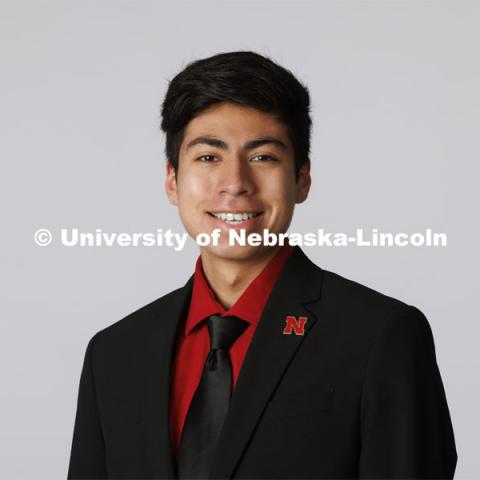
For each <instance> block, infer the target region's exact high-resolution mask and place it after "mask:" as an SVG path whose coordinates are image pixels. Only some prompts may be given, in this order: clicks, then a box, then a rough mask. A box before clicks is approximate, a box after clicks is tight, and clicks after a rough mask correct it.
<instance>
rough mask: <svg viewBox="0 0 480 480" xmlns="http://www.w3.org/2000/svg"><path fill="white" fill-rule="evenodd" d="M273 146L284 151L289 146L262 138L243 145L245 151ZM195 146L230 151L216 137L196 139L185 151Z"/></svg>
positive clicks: (275, 140)
mask: <svg viewBox="0 0 480 480" xmlns="http://www.w3.org/2000/svg"><path fill="white" fill-rule="evenodd" d="M267 144H272V145H276V146H277V147H280V148H281V149H282V150H287V145H285V143H284V142H282V141H281V140H279V139H278V138H275V137H261V138H256V139H255V140H249V141H248V142H247V143H245V144H244V145H243V149H244V150H253V149H255V148H258V147H262V146H263V145H267ZM195 145H209V146H210V147H216V148H220V149H222V150H228V145H227V143H225V142H224V141H223V140H220V139H218V138H214V137H207V136H201V137H196V138H194V139H193V140H191V141H190V142H188V143H187V145H186V147H185V150H188V149H189V148H191V147H193V146H195Z"/></svg>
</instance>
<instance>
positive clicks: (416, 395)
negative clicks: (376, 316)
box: [359, 306, 457, 479]
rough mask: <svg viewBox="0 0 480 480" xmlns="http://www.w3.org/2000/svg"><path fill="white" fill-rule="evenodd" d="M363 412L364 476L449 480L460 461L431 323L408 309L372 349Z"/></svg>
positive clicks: (361, 472)
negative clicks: (438, 364) (458, 460)
mask: <svg viewBox="0 0 480 480" xmlns="http://www.w3.org/2000/svg"><path fill="white" fill-rule="evenodd" d="M361 410H362V412H361V422H362V423H361V444H362V447H361V454H360V464H359V476H360V478H372V479H379V478H384V479H385V478H403V479H425V478H430V479H433V478H436V479H448V478H453V475H454V472H455V467H456V463H457V452H456V448H455V440H454V434H453V429H452V423H451V420H450V414H449V411H448V406H447V401H446V397H445V391H444V388H443V384H442V380H441V377H440V372H439V370H438V366H437V361H436V356H435V347H434V341H433V336H432V331H431V328H430V325H429V323H428V321H427V319H426V318H425V316H424V315H423V313H422V312H421V311H420V310H418V309H417V308H415V307H411V306H409V307H407V308H406V309H405V310H404V311H402V313H401V314H400V315H397V316H396V317H395V318H392V319H391V320H388V321H386V322H385V324H384V325H383V326H382V328H381V331H380V332H379V333H378V335H377V338H376V339H375V341H374V344H373V346H372V348H371V351H370V357H369V360H368V365H367V369H366V373H365V383H364V389H363V394H362V409H361Z"/></svg>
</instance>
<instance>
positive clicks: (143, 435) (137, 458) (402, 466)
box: [68, 247, 457, 479]
mask: <svg viewBox="0 0 480 480" xmlns="http://www.w3.org/2000/svg"><path fill="white" fill-rule="evenodd" d="M192 282H193V276H192V277H191V278H190V279H189V280H188V282H187V283H186V285H185V286H184V287H183V288H180V289H178V290H175V291H173V292H171V293H169V294H168V295H166V296H164V297H162V298H160V299H158V300H156V301H154V302H152V303H150V304H149V305H146V306H145V307H143V308H141V309H139V310H138V311H136V312H134V313H132V314H130V315H128V316H127V317H125V318H124V319H122V320H120V321H118V322H117V323H115V324H113V325H111V326H109V327H108V328H106V329H104V330H102V331H100V332H98V333H97V334H96V335H94V336H93V338H92V339H91V340H90V342H89V344H88V347H87V351H86V355H85V361H84V365H83V370H82V374H81V379H80V387H79V395H78V406H77V413H76V419H75V427H74V434H73V442H72V450H71V457H70V465H69V471H68V478H70V479H77V478H89V479H93V478H123V479H125V478H135V479H153V478H175V464H174V460H173V459H172V456H171V450H170V436H169V429H168V424H169V423H168V414H169V405H168V403H169V395H170V369H171V363H172V357H173V355H174V353H175V352H174V346H175V338H176V333H177V332H179V331H180V329H181V328H182V327H183V325H184V321H185V318H186V314H187V309H188V306H189V301H190V296H191V288H192ZM287 315H292V316H295V317H307V322H306V324H305V330H304V334H303V335H300V334H295V333H294V332H293V333H292V334H290V335H286V334H284V333H283V329H284V327H285V319H286V316H287ZM456 461H457V454H456V449H455V442H454V435H453V430H452V425H451V421H450V415H449V411H448V407H447V402H446V399H445V393H444V388H443V385H442V381H441V377H440V373H439V370H438V367H437V363H436V357H435V348H434V342H433V338H432V332H431V329H430V326H429V323H428V321H427V319H426V318H425V316H424V315H423V314H422V313H421V312H420V311H419V310H418V309H417V308H415V307H413V306H409V305H406V304H405V303H402V302H400V301H398V300H395V299H393V298H391V297H387V296H385V295H382V294H380V293H378V292H376V291H374V290H371V289H369V288H367V287H365V286H362V285H360V284H358V283H355V282H353V281H351V280H348V279H346V278H343V277H341V276H339V275H337V274H335V273H332V272H328V271H326V270H322V269H321V268H319V267H317V266H316V265H315V264H313V263H312V262H311V261H310V260H309V259H308V258H307V257H306V256H305V254H304V253H303V252H302V250H301V249H300V248H298V247H295V249H294V251H293V252H292V254H291V256H290V257H289V259H288V261H287V263H286V265H285V267H284V270H283V271H282V273H281V275H280V277H279V279H278V281H277V283H276V284H275V286H274V288H273V290H272V293H271V296H270V298H269V301H268V303H267V305H266V307H265V310H264V312H263V315H262V318H261V320H260V322H259V324H258V327H257V330H256V332H255V335H254V337H253V339H252V342H251V344H250V347H249V350H248V352H247V355H246V357H245V360H244V363H243V366H242V369H241V371H240V375H239V378H238V381H237V385H236V389H235V392H234V394H233V396H232V400H231V405H230V409H229V413H228V416H227V418H226V421H225V424H224V427H223V430H222V433H221V438H220V441H219V445H218V451H217V452H216V457H215V462H214V466H213V470H212V473H211V477H212V478H252V479H253V478H256V479H258V478H337V479H338V478H452V477H453V474H454V471H455V466H456Z"/></svg>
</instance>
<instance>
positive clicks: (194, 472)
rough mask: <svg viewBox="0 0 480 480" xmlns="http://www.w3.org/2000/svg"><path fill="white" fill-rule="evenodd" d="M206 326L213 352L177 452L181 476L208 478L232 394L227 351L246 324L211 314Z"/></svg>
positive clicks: (193, 399) (232, 318) (191, 407)
mask: <svg viewBox="0 0 480 480" xmlns="http://www.w3.org/2000/svg"><path fill="white" fill-rule="evenodd" d="M207 325H208V333H209V334H210V352H209V353H208V357H207V360H206V362H205V366H204V368H203V373H202V377H201V379H200V383H199V386H198V388H197V390H196V392H195V394H194V396H193V398H192V402H191V404H190V408H189V410H188V413H187V418H186V420H185V425H184V427H183V432H182V438H181V441H180V447H179V453H178V478H180V479H186V478H208V475H209V472H210V468H211V460H212V454H213V453H214V451H215V448H216V445H217V441H218V437H219V435H220V430H221V428H222V426H223V422H224V420H225V417H226V415H227V411H228V405H229V403H230V397H231V394H232V365H231V362H230V356H229V354H228V350H229V348H230V346H231V345H232V344H233V342H234V341H235V340H236V339H237V338H238V336H239V335H241V333H242V332H243V331H244V330H245V328H246V327H247V323H246V322H245V321H243V320H241V319H240V318H237V317H221V316H220V315H212V316H211V317H208V318H207Z"/></svg>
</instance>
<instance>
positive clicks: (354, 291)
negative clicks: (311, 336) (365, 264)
mask: <svg viewBox="0 0 480 480" xmlns="http://www.w3.org/2000/svg"><path fill="white" fill-rule="evenodd" d="M322 301H324V302H325V308H327V309H328V310H329V311H331V312H335V313H336V316H337V317H341V318H344V319H350V320H351V321H352V322H360V323H361V324H362V326H363V327H367V326H370V327H372V328H378V327H380V326H382V325H383V324H384V323H385V322H389V321H390V320H393V319H396V318H398V317H404V316H405V315H406V316H407V317H408V316H410V315H409V314H412V313H414V314H415V316H420V317H424V316H423V313H422V312H420V310H418V308H416V307H415V306H413V305H409V304H408V303H406V302H404V301H402V300H399V299H398V298H394V297H392V296H390V295H386V294H384V293H382V292H380V291H378V290H375V289H373V288H371V287H369V286H366V285H363V284H361V283H358V282H356V281H354V280H351V279H349V278H346V277H344V276H342V275H339V274H337V273H335V272H331V271H328V270H324V277H323V287H322Z"/></svg>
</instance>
